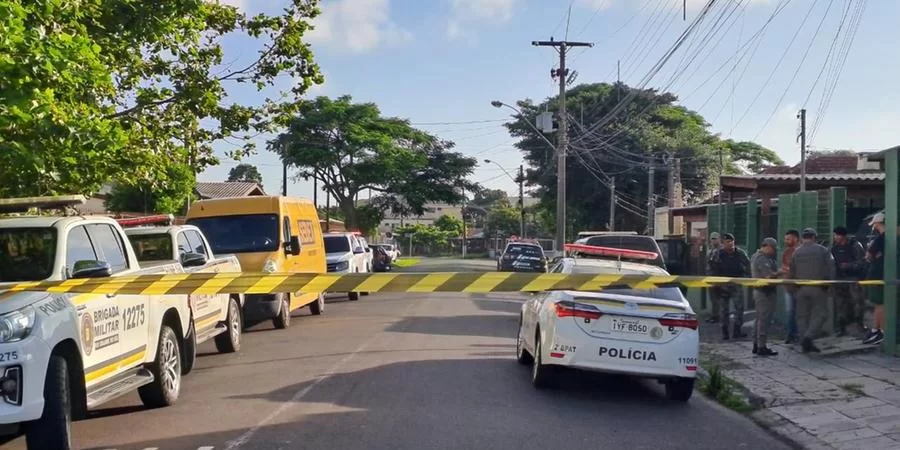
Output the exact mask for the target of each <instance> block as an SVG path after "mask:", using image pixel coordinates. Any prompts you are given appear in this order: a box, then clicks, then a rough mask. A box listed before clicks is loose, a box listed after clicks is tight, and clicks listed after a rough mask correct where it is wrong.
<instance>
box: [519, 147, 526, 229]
mask: <svg viewBox="0 0 900 450" xmlns="http://www.w3.org/2000/svg"><path fill="white" fill-rule="evenodd" d="M524 189H525V166H524V165H521V164H520V165H519V215H520V218H519V236H521V237H523V238H524V237H525V191H524Z"/></svg>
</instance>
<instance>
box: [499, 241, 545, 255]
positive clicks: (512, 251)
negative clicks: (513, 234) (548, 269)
mask: <svg viewBox="0 0 900 450" xmlns="http://www.w3.org/2000/svg"><path fill="white" fill-rule="evenodd" d="M504 254H507V255H511V256H512V255H525V256H534V257H538V258H543V257H544V249H542V248H541V247H538V246H536V245H523V244H510V245H509V246H507V247H506V251H505V252H504Z"/></svg>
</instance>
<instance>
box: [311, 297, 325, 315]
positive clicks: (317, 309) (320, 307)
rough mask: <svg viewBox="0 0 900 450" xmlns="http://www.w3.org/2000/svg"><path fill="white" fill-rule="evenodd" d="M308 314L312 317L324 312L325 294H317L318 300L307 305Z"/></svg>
mask: <svg viewBox="0 0 900 450" xmlns="http://www.w3.org/2000/svg"><path fill="white" fill-rule="evenodd" d="M309 312H310V313H312V315H314V316H320V315H322V313H323V312H325V294H324V293H321V292H320V293H319V298H317V299H316V301H314V302H312V303H310V304H309Z"/></svg>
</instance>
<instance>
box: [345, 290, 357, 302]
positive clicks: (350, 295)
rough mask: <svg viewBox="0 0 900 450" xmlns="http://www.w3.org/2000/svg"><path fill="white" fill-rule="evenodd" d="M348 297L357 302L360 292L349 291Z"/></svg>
mask: <svg viewBox="0 0 900 450" xmlns="http://www.w3.org/2000/svg"><path fill="white" fill-rule="evenodd" d="M347 298H348V299H350V301H354V302H355V301H357V300H359V292H348V293H347Z"/></svg>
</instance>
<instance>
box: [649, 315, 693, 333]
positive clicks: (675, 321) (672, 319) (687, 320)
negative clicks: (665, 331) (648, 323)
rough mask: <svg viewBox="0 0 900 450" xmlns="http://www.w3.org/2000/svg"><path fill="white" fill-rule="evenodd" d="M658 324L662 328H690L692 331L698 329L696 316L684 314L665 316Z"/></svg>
mask: <svg viewBox="0 0 900 450" xmlns="http://www.w3.org/2000/svg"><path fill="white" fill-rule="evenodd" d="M659 324H660V325H662V326H664V327H675V328H690V329H692V330H696V329H697V328H698V327H700V322H698V321H697V316H695V315H693V314H684V313H671V314H666V315H664V316H662V317H661V318H660V319H659Z"/></svg>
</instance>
